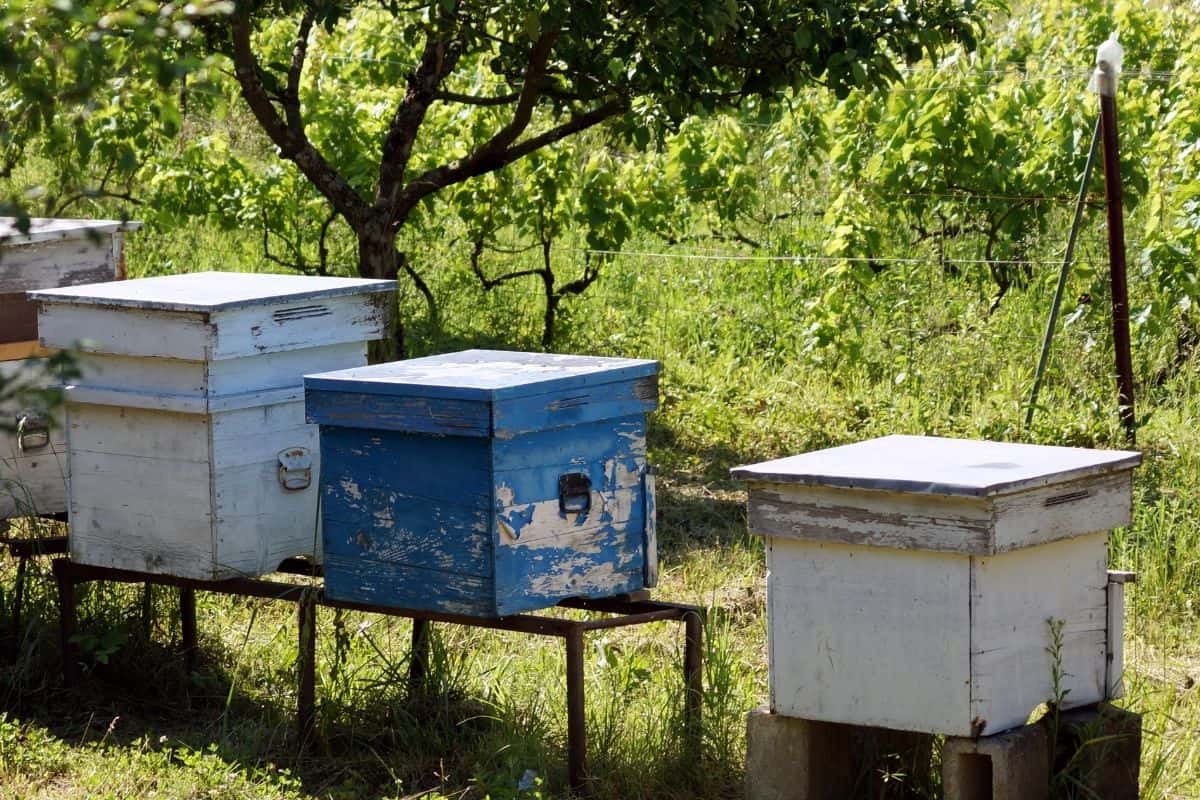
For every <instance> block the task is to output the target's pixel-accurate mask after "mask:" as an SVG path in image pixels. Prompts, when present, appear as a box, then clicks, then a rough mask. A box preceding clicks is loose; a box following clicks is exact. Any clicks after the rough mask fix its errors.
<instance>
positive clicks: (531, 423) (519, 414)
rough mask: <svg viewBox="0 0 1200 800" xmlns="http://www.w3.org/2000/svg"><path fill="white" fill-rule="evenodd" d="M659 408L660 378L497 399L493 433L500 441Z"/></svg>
mask: <svg viewBox="0 0 1200 800" xmlns="http://www.w3.org/2000/svg"><path fill="white" fill-rule="evenodd" d="M657 407H658V376H657V375H651V376H648V377H644V378H639V379H637V380H631V381H622V382H617V383H604V384H599V385H594V386H584V387H580V388H575V389H562V390H558V391H555V392H549V393H543V394H536V395H527V396H518V397H513V398H507V399H504V398H502V399H499V400H496V401H495V402H494V404H493V406H492V430H493V433H494V435H495V436H496V438H498V439H511V438H513V437H515V436H520V435H522V434H525V433H530V432H533V431H545V430H552V429H555V428H566V427H573V426H576V425H582V424H586V423H589V422H596V421H600V420H607V419H614V418H625V417H632V416H636V417H643V418H644V415H646V414H648V413H650V412H651V411H653V410H654V409H656V408H657Z"/></svg>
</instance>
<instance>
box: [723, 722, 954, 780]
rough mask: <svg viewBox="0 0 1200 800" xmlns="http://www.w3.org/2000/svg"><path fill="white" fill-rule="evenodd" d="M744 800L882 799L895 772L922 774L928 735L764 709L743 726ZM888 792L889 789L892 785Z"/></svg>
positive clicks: (926, 764) (925, 767)
mask: <svg viewBox="0 0 1200 800" xmlns="http://www.w3.org/2000/svg"><path fill="white" fill-rule="evenodd" d="M746 734H747V736H746V745H747V747H746V797H747V799H748V800H847V798H854V797H878V796H884V794H883V793H886V792H887V790H888V788H889V787H883V786H881V785H879V784H880V783H881V782H883V781H885V780H886V777H885V776H886V774H887V773H888V772H895V771H896V769H897V768H899V771H901V772H903V773H904V774H906V775H913V774H921V773H922V772H925V773H927V772H928V769H929V763H930V754H931V750H932V744H933V737H932V736H930V735H928V734H921V733H909V732H906V731H894V730H887V729H885V728H869V727H864V726H860V725H842V724H837V723H833V722H818V721H815V720H807V719H800V718H797V717H785V716H781V715H779V714H773V713H771V712H770V711H769V710H768V709H767V708H766V707H763V708H759V709H756V710H754V711H751V712H750V715H749V717H748V718H747V726H746ZM893 788H894V787H893Z"/></svg>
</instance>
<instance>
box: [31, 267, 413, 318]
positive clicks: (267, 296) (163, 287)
mask: <svg viewBox="0 0 1200 800" xmlns="http://www.w3.org/2000/svg"><path fill="white" fill-rule="evenodd" d="M395 288H396V282H395V281H383V280H364V279H359V278H315V277H309V276H305V275H274V274H265V273H257V272H192V273H188V274H185V275H166V276H163V277H159V278H139V279H137V280H131V281H110V282H108V283H93V284H87V285H84V286H73V287H69V288H62V289H43V290H41V291H37V292H30V293H29V297H30V299H33V300H37V301H39V302H45V303H66V304H69V305H85V306H108V307H114V306H115V307H118V308H137V309H146V310H156V311H184V312H186V311H192V312H197V311H198V312H212V311H228V310H230V309H234V308H245V307H249V306H264V305H278V304H281V303H291V302H296V301H298V300H309V299H317V298H329V297H338V296H342V295H362V294H371V293H374V292H390V291H393V290H394V289H395Z"/></svg>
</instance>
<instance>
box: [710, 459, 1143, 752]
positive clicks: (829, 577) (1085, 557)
mask: <svg viewBox="0 0 1200 800" xmlns="http://www.w3.org/2000/svg"><path fill="white" fill-rule="evenodd" d="M1140 461H1141V456H1140V455H1139V454H1137V453H1133V452H1124V451H1100V450H1086V449H1079V448H1066V447H1044V446H1037V445H1024V444H1005V443H997V442H980V441H964V440H955V439H940V438H933V437H919V436H889V437H885V438H882V439H875V440H872V441H868V442H862V443H860V444H853V445H847V446H845V447H836V448H832V449H829V450H823V451H819V452H814V453H808V454H805V455H801V456H795V457H792V458H785V459H780V460H778V461H770V462H766V463H763V464H756V465H753V466H748V467H739V468H737V469H735V470H734V471H733V474H734V476H735V477H737V478H742V479H744V480H746V481H748V482H749V483H750V493H749V525H750V530H751V532H752V533H755V534H759V535H762V536H765V537H767V569H768V577H767V590H768V599H767V604H768V608H767V614H768V632H769V633H768V635H769V639H770V695H771V698H770V699H771V709H772V711H774V712H776V713H779V714H782V715H785V716H794V717H803V718H806V719H814V720H823V721H828V722H840V723H848V724H856V725H869V726H874V727H882V728H893V729H898V730H910V731H922V732H927V733H938V734H945V735H950V736H980V735H986V734H992V733H998V732H1000V731H1004V730H1007V729H1009V728H1013V727H1015V726H1017V725H1021V724H1023V723H1024V722H1025V721H1026V720H1027V719H1028V717H1029V715H1030V713H1031V712H1033V711H1034V709H1035V708H1036V707H1037V706H1038V705H1039V704H1041V703H1043V702H1046V701H1048V700H1051V699H1053V698H1054V696H1055V687H1054V685H1053V673H1054V670H1055V656H1054V655H1053V654H1052V652H1053V651H1056V650H1057V654H1058V655H1057V658H1058V664H1057V666H1058V668H1059V671H1060V673H1061V682H1060V684H1059V686H1058V690H1059V691H1060V692H1063V693H1065V699H1064V702H1063V706H1064V707H1075V706H1081V705H1086V704H1089V703H1095V702H1097V701H1100V700H1103V699H1104V698H1105V696H1106V694H1107V688H1108V687H1109V685H1110V683H1113V684H1115V682H1116V681H1115V677H1116V676H1113V675H1112V674H1111V672H1112V670H1114V669H1116V670H1119V669H1120V648H1121V641H1120V634H1119V632H1117V633H1114V634H1111V635H1110V632H1109V630H1108V629H1109V608H1108V606H1109V591H1108V588H1107V557H1108V552H1107V538H1108V537H1107V531H1108V530H1109V529H1111V528H1114V527H1117V526H1121V525H1125V524H1127V523H1128V522H1129V520H1130V510H1131V487H1132V470H1133V468H1134V467H1135V466H1136V465H1137V464H1138V463H1140ZM1117 596H1119V593H1118V595H1117ZM1116 611H1117V613H1116V614H1115V617H1116V618H1117V619H1118V620H1119V619H1120V613H1119V609H1116ZM1052 628H1058V629H1059V634H1058V644H1057V645H1055V635H1054V634H1053V633H1052Z"/></svg>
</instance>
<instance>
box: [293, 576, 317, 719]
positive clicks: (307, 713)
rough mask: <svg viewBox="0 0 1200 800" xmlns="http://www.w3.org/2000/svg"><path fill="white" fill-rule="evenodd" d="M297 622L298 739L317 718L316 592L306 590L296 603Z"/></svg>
mask: <svg viewBox="0 0 1200 800" xmlns="http://www.w3.org/2000/svg"><path fill="white" fill-rule="evenodd" d="M296 608H297V615H298V616H299V622H300V653H299V656H298V657H297V664H296V666H297V670H298V672H299V675H298V678H297V680H298V684H299V686H298V691H297V698H296V723H297V727H298V729H299V734H300V741H301V743H304V742H307V741H308V739H309V737H311V736H312V732H313V724H314V722H315V721H316V713H315V706H316V685H317V593H316V592H315V591H311V590H310V591H306V592H304V594H302V595H301V596H300V602H299V603H297V604H296Z"/></svg>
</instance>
